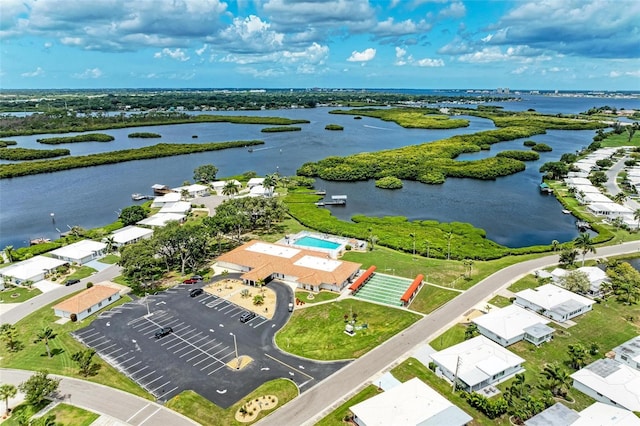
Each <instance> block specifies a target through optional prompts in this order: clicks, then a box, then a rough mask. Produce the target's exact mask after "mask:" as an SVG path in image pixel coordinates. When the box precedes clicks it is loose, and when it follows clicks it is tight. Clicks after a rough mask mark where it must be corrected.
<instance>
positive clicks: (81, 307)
mask: <svg viewBox="0 0 640 426" xmlns="http://www.w3.org/2000/svg"><path fill="white" fill-rule="evenodd" d="M118 299H120V291H119V290H118V289H117V288H113V287H108V286H106V285H94V286H93V287H91V288H88V289H86V290H84V291H81V292H80V293H78V294H76V295H75V296H72V297H70V298H68V299H67V300H64V301H62V302H60V303H58V304H57V305H55V306H54V307H53V311H54V312H55V314H56V316H59V317H62V318H71V314H75V315H76V317H77V319H78V320H82V319H84V318H86V317H88V316H89V315H91V314H92V313H93V312H97V311H98V310H100V309H102V308H104V307H105V306H108V305H110V304H112V303H113V302H115V301H116V300H118Z"/></svg>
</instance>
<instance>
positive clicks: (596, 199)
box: [576, 192, 613, 204]
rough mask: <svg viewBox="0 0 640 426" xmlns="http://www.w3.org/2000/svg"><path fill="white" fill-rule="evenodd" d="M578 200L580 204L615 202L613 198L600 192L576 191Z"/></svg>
mask: <svg viewBox="0 0 640 426" xmlns="http://www.w3.org/2000/svg"><path fill="white" fill-rule="evenodd" d="M576 200H578V202H579V203H580V204H593V203H601V204H605V203H607V204H609V203H613V201H612V200H611V198H609V197H607V196H606V195H604V194H602V193H599V192H587V193H576Z"/></svg>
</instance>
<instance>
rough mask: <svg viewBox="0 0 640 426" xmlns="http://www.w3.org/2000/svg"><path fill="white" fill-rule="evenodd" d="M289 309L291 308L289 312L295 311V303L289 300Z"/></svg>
mask: <svg viewBox="0 0 640 426" xmlns="http://www.w3.org/2000/svg"><path fill="white" fill-rule="evenodd" d="M287 309H289V312H293V303H291V302H289V306H288V307H287Z"/></svg>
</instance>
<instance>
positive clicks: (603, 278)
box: [551, 266, 609, 295]
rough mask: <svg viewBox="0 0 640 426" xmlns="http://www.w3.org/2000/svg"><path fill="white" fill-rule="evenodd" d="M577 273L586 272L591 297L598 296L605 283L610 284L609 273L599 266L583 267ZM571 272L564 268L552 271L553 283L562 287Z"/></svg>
mask: <svg viewBox="0 0 640 426" xmlns="http://www.w3.org/2000/svg"><path fill="white" fill-rule="evenodd" d="M576 271H580V272H584V273H585V274H586V276H587V278H588V279H589V290H588V293H589V294H590V295H597V294H599V293H600V286H601V285H602V283H603V282H608V281H609V277H607V273H606V272H604V271H603V270H602V269H600V268H598V267H597V266H583V267H581V268H578V269H576ZM569 273H570V271H567V270H566V269H562V268H556V269H554V270H553V271H551V276H552V278H553V282H554V284H556V285H559V286H561V284H560V283H561V282H562V278H563V277H565V276H566V275H568V274H569Z"/></svg>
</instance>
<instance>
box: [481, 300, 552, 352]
mask: <svg viewBox="0 0 640 426" xmlns="http://www.w3.org/2000/svg"><path fill="white" fill-rule="evenodd" d="M473 322H474V323H475V324H476V325H477V326H478V331H480V333H481V334H482V335H483V336H485V337H488V338H489V339H491V340H493V341H494V342H496V343H498V344H500V345H502V346H509V345H512V344H514V343H516V342H519V341H520V340H522V339H525V340H527V341H530V342H531V343H533V344H535V345H539V344H541V343H543V342H546V341H549V340H550V339H551V335H552V334H553V332H554V331H555V330H554V329H553V328H551V327H549V326H547V325H546V324H548V323H549V320H548V319H546V318H545V317H543V316H540V315H538V314H536V313H534V312H532V311H527V310H526V309H524V308H521V307H520V306H517V305H510V306H507V307H505V308H502V309H493V310H491V312H489V313H488V314H486V315H482V316H480V317H477V318H475V319H474V320H473Z"/></svg>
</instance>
